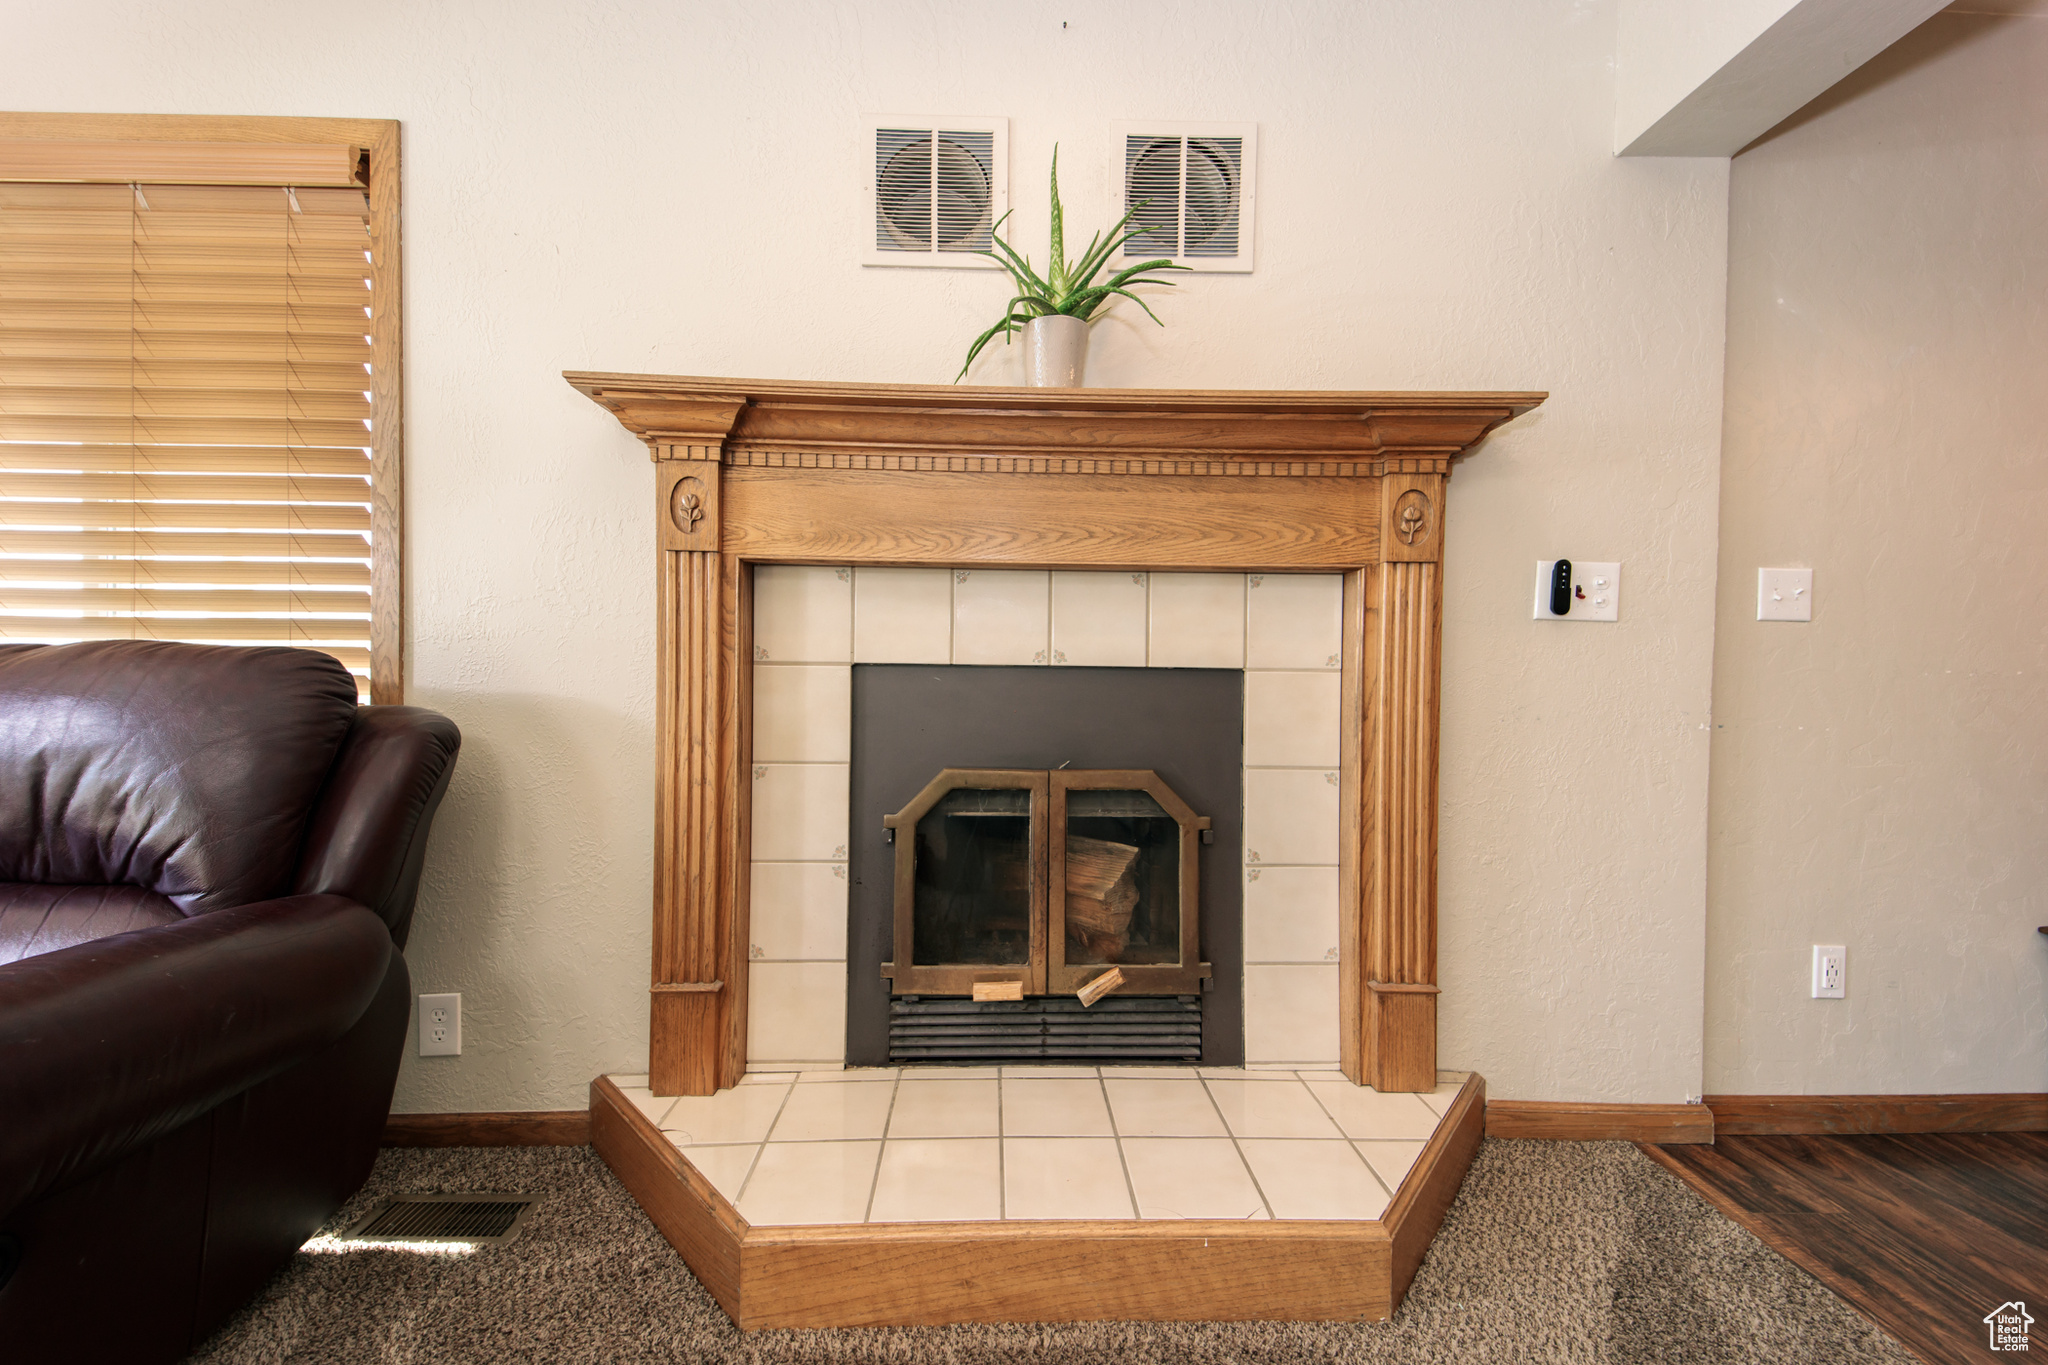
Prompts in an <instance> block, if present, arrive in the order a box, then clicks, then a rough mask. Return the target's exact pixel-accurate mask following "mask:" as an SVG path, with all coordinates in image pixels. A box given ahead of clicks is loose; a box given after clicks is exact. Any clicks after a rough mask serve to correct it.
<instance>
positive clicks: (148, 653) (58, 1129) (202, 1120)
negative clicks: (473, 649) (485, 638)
mask: <svg viewBox="0 0 2048 1365" xmlns="http://www.w3.org/2000/svg"><path fill="white" fill-rule="evenodd" d="M460 744H461V736H460V734H459V733H458V732H457V730H456V728H455V726H454V724H453V723H452V722H451V721H449V720H448V719H447V718H446V717H444V716H440V715H437V714H435V713H434V712H432V711H426V710H421V709H419V708H416V707H409V706H358V705H357V704H356V682H355V679H354V678H353V677H351V676H350V675H349V673H348V672H347V670H345V669H344V668H343V667H342V666H341V664H340V663H339V662H337V661H336V660H335V659H333V658H332V657H331V656H329V655H326V654H321V653H317V652H315V651H312V650H306V649H290V648H282V647H277V648H272V647H262V648H228V647H214V646H203V645H186V644H172V643H164V642H156V641H127V640H123V641H96V642H91V643H86V644H77V645H0V1359H4V1360H7V1361H16V1360H19V1361H24V1362H26V1361H67V1362H80V1361H120V1362H123V1363H124V1365H128V1363H130V1362H136V1363H140V1362H150V1361H172V1360H177V1359H179V1358H180V1357H182V1356H183V1355H185V1354H186V1353H187V1352H189V1351H190V1350H191V1349H192V1348H193V1347H195V1346H196V1345H198V1344H199V1343H200V1342H202V1341H204V1340H205V1339H206V1337H207V1336H208V1335H209V1334H210V1333H211V1332H212V1331H213V1330H214V1329H215V1328H216V1327H218V1326H219V1325H220V1324H221V1323H222V1322H223V1321H224V1320H225V1319H226V1318H227V1317H228V1316H229V1315H230V1314H231V1313H233V1312H234V1310H235V1309H237V1308H238V1307H240V1306H241V1305H242V1304H243V1303H244V1302H245V1301H247V1300H248V1299H249V1297H250V1296H251V1295H253V1294H254V1293H255V1292H256V1291H257V1290H258V1289H259V1288H261V1287H262V1285H263V1283H264V1281H265V1280H266V1278H268V1277H269V1276H270V1275H271V1274H272V1273H273V1272H274V1271H275V1270H276V1269H277V1268H278V1267H279V1266H280V1265H282V1264H283V1263H284V1262H285V1261H286V1260H287V1259H288V1258H289V1257H290V1256H291V1253H292V1252H293V1250H294V1249H295V1248H297V1247H298V1246H299V1244H300V1243H301V1242H303V1241H304V1240H305V1238H306V1237H307V1235H308V1234H309V1233H311V1232H312V1231H313V1230H314V1229H315V1228H316V1227H318V1226H319V1225H320V1223H321V1222H323V1221H324V1220H325V1219H326V1218H328V1217H329V1216H331V1215H332V1214H333V1212H334V1211H335V1210H336V1209H338V1208H339V1207H340V1206H341V1204H342V1203H343V1201H344V1200H346V1199H347V1198H348V1197H349V1196H350V1195H351V1194H353V1193H354V1192H355V1191H356V1190H357V1189H359V1188H360V1187H361V1185H362V1183H363V1180H364V1179H365V1178H366V1177H367V1176H368V1174H369V1170H370V1165H371V1162H372V1161H373V1160H374V1159H375V1157H376V1153H377V1146H378V1141H379V1138H380V1136H381V1134H382V1131H383V1127H384V1123H385V1119H386V1117H387V1115H388V1112H389V1110H390V1106H391V1093H392V1087H393V1085H394V1083H395V1081H396V1079H397V1074H398V1061H399V1053H400V1052H401V1050H402V1049H403V1046H404V1042H405V1034H406V1024H407V1021H408V1017H409V1014H410V1001H411V983H410V979H409V978H408V976H407V974H406V968H405V958H404V957H403V956H402V954H401V950H402V949H403V948H404V946H405V939H406V934H407V931H408V929H409V927H410V925H411V921H412V913H413V902H414V900H415V898H416V896H417V893H418V890H419V881H420V868H421V863H422V860H423V858H424V857H425V853H426V845H427V832H428V828H429V826H430V825H431V823H432V821H433V817H434V812H435V809H436V807H438V806H439V804H440V802H441V798H442V795H443V794H444V793H445V792H446V791H447V789H448V780H449V777H450V775H451V774H452V773H453V771H454V767H455V756H456V751H457V749H458V747H459V746H460Z"/></svg>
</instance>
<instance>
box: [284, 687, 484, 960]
mask: <svg viewBox="0 0 2048 1365" xmlns="http://www.w3.org/2000/svg"><path fill="white" fill-rule="evenodd" d="M461 748H462V732H461V731H460V730H458V729H456V728H455V722H454V721H452V720H450V719H448V717H446V716H444V715H441V714H440V713H439V712H435V711H428V710H426V709H424V708H422V707H418V706H364V707H359V708H357V710H356V717H355V721H354V723H353V724H352V725H351V726H350V727H349V732H348V737H347V738H346V739H345V740H343V741H342V746H341V753H340V755H339V756H338V757H337V758H336V759H335V761H334V771H333V772H332V773H330V774H328V777H327V786H326V788H325V789H324V790H323V791H322V792H321V794H320V804H319V806H318V807H317V808H316V809H315V810H314V812H313V822H312V825H311V826H310V828H309V829H308V831H307V837H306V852H305V856H304V857H302V858H301V859H300V860H299V875H298V880H297V881H296V882H295V883H294V884H293V886H292V893H293V894H294V895H300V896H305V895H314V894H319V893H328V894H332V895H337V896H347V897H348V898H349V899H350V900H353V901H359V902H361V903H362V904H364V905H367V906H369V907H370V909H372V910H373V911H375V912H376V913H377V917H378V918H379V919H381V920H383V921H384V923H385V924H387V925H389V926H390V928H391V938H392V941H393V942H395V943H397V944H398V946H399V947H401V948H403V947H404V946H405V939H406V935H407V934H408V933H409V932H410V931H411V929H412V907H413V902H414V901H415V900H416V899H417V898H418V896H419V889H420V867H421V864H422V863H423V862H424V861H425V860H426V856H427V831H428V829H429V827H430V826H432V824H433V822H434V811H435V810H436V809H437V808H438V807H439V806H440V804H441V798H442V796H444V795H445V794H446V793H447V791H448V779H449V778H450V777H452V776H453V775H454V773H455V755H456V752H457V751H458V750H460V749H461Z"/></svg>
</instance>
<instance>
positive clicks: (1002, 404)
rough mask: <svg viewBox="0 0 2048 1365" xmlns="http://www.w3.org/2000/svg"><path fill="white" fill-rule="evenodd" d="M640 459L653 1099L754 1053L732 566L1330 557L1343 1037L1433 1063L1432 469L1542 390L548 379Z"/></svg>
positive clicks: (747, 626) (1288, 565) (1437, 525)
mask: <svg viewBox="0 0 2048 1365" xmlns="http://www.w3.org/2000/svg"><path fill="white" fill-rule="evenodd" d="M565 378H567V379H568V381H569V382H570V383H571V384H572V385H574V386H575V387H576V388H577V389H578V390H580V391H581V392H583V393H584V394H586V395H588V396H589V397H590V398H591V399H592V400H593V401H594V402H596V403H598V404H599V405H601V406H603V407H604V408H606V409H607V410H609V411H610V412H611V413H612V414H613V415H614V416H616V417H617V418H618V420H619V422H620V423H621V424H622V425H623V426H625V428H626V429H627V430H628V431H631V432H632V433H633V434H634V435H635V436H638V437H639V438H641V439H642V440H643V441H645V442H646V443H647V446H648V450H649V453H650V454H651V455H652V456H653V458H654V461H655V490H654V491H655V503H654V514H655V526H656V542H657V550H656V560H657V575H658V583H659V593H658V620H657V631H658V636H659V648H658V657H659V678H658V681H657V687H658V694H657V717H658V719H657V736H656V744H657V767H656V783H655V785H656V803H657V815H656V827H655V828H656V836H655V838H656V846H655V886H654V979H653V985H652V995H653V1001H652V1028H651V1037H650V1048H649V1058H648V1068H649V1072H650V1077H651V1079H650V1084H651V1085H652V1087H653V1089H654V1091H655V1093H656V1094H663V1095H668V1094H689V1095H701V1094H709V1093H711V1092H712V1091H714V1090H718V1089H722V1088H724V1087H726V1086H729V1085H732V1084H734V1083H735V1082H737V1081H738V1080H739V1078H740V1077H741V1075H743V1074H744V1073H745V1070H746V1033H747V1001H746V992H747V947H746V945H747V943H748V941H749V937H748V924H747V880H748V879H747V860H748V849H749V845H750V834H749V826H748V815H749V813H748V810H747V802H748V797H749V791H750V788H751V786H752V784H751V783H749V782H747V781H744V780H743V774H744V773H745V771H746V768H747V765H748V764H749V762H750V761H751V756H752V751H753V740H752V713H753V707H752V701H753V696H752V694H753V685H752V668H751V667H750V664H751V661H752V659H753V640H752V630H753V577H752V575H753V569H754V566H755V565H757V564H775V563H779V564H833V565H843V564H852V565H862V566H928V567H942V566H943V567H950V566H956V565H978V566H985V567H1001V568H1028V569H1113V568H1114V569H1133V570H1159V571H1173V570H1189V571H1200V570H1209V571H1228V572H1249V573H1284V572H1316V573H1341V574H1343V575H1344V650H1343V657H1342V661H1341V662H1342V667H1343V697H1344V733H1343V751H1342V761H1341V765H1340V768H1341V770H1340V772H1339V785H1340V788H1341V797H1342V800H1341V807H1340V809H1341V813H1342V814H1341V818H1342V821H1343V826H1344V831H1345V836H1344V839H1343V842H1342V845H1341V849H1342V851H1341V857H1342V864H1341V868H1340V873H1339V877H1340V913H1341V935H1342V937H1341V941H1340V945H1339V953H1340V957H1341V964H1340V981H1341V986H1340V992H1339V1023H1338V1028H1339V1050H1340V1054H1341V1056H1342V1059H1343V1067H1344V1072H1345V1074H1346V1075H1348V1076H1350V1077H1351V1079H1352V1080H1354V1081H1357V1082H1360V1083H1362V1084H1371V1085H1374V1086H1377V1087H1378V1088H1380V1089H1382V1090H1428V1089H1430V1088H1432V1087H1433V1086H1434V1085H1435V1084H1436V989H1437V988H1436V775H1437V719H1438V704H1437V683H1438V674H1439V661H1438V656H1439V642H1440V638H1441V621H1440V616H1441V611H1442V602H1443V585H1442V577H1441V574H1440V572H1439V569H1440V565H1441V562H1442V554H1443V534H1444V528H1443V516H1444V488H1445V482H1446V480H1447V479H1448V477H1449V475H1450V472H1451V465H1452V462H1453V461H1454V460H1455V459H1456V458H1457V457H1458V456H1460V455H1463V454H1465V453H1466V452H1468V451H1470V450H1471V448H1472V447H1473V446H1474V445H1475V444H1476V443H1478V441H1479V440H1480V439H1481V438H1483V437H1484V436H1485V435H1486V433H1488V432H1489V431H1492V430H1493V429H1494V428H1495V427H1497V426H1499V425H1500V424H1501V423H1503V422H1507V421H1509V420H1511V419H1513V418H1515V417H1518V416H1520V415H1521V414H1523V413H1525V412H1527V411H1529V410H1530V409H1532V408H1534V407H1535V406H1536V405H1537V404H1539V403H1541V402H1542V401H1543V400H1544V398H1545V397H1546V396H1547V395H1545V394H1541V393H1293V392H1268V393H1258V392H1227V391H1186V390H1147V389H993V388H956V387H944V386H932V385H875V384H822V383H818V384H813V383H791V382H779V381H764V380H750V379H699V378H685V377H677V376H666V375H628V374H585V373H571V374H568V375H566V376H565Z"/></svg>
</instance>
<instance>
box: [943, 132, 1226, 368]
mask: <svg viewBox="0 0 2048 1365" xmlns="http://www.w3.org/2000/svg"><path fill="white" fill-rule="evenodd" d="M1146 202H1149V201H1146ZM1144 207H1145V203H1143V202H1141V203H1138V204H1134V205H1132V207H1131V211H1130V212H1129V213H1126V214H1125V215H1124V216H1123V217H1122V218H1120V219H1118V220H1117V224H1116V226H1115V227H1113V228H1111V229H1110V230H1109V232H1108V234H1107V236H1105V235H1104V234H1103V233H1100V232H1098V233H1096V234H1095V235H1094V236H1093V237H1091V238H1090V239H1089V240H1088V249H1087V250H1086V251H1084V252H1082V253H1081V259H1080V260H1079V261H1069V260H1068V259H1067V242H1066V222H1065V214H1064V213H1063V212H1062V210H1061V208H1060V149H1059V148H1058V147H1054V148H1053V149H1052V240H1051V242H1050V243H1049V244H1048V245H1049V247H1050V250H1049V251H1047V253H1046V255H1047V261H1046V272H1045V274H1044V275H1043V276H1040V275H1039V273H1038V272H1037V271H1036V270H1034V269H1033V268H1032V266H1031V258H1030V257H1029V256H1024V255H1020V254H1019V253H1018V252H1017V250H1016V249H1015V248H1014V247H1012V246H1011V245H1010V244H1009V243H1008V242H1006V241H1004V240H1003V239H1002V238H1001V237H999V236H997V235H996V234H995V231H994V229H993V228H992V229H991V230H990V232H989V239H990V240H991V241H992V242H994V243H995V250H993V251H984V252H981V253H980V254H981V255H983V256H986V257H988V258H989V259H990V260H992V261H994V262H995V263H996V264H997V265H1000V266H1001V267H1002V268H1003V269H1004V270H1007V271H1008V272H1009V273H1010V278H1011V279H1012V280H1013V281H1015V283H1016V286H1017V294H1016V296H1015V297H1014V298H1012V299H1011V300H1010V302H1009V304H1008V305H1007V307H1005V309H1004V311H1003V319H1002V321H1000V322H998V323H997V324H996V325H995V326H993V327H991V328H989V329H988V330H987V331H986V332H983V333H982V334H981V335H980V336H978V337H976V338H975V339H974V344H973V345H972V346H969V347H968V348H967V361H966V363H965V364H963V365H961V367H960V373H959V374H957V375H955V376H953V382H954V383H955V384H957V383H959V382H960V381H961V380H962V379H965V378H966V377H967V370H968V367H969V366H971V365H973V364H974V358H975V357H976V356H978V355H980V354H981V348H982V347H984V346H986V345H988V344H989V342H991V341H993V340H995V338H996V336H997V335H998V334H1001V335H1002V336H1003V338H1004V340H1005V341H1006V342H1007V341H1008V339H1009V334H1010V333H1011V332H1017V331H1022V330H1023V327H1024V324H1025V323H1027V322H1029V321H1031V320H1032V319H1033V318H1043V317H1052V316H1055V315H1062V316H1065V317H1070V318H1080V319H1081V320H1082V321H1083V322H1086V321H1087V320H1088V319H1089V318H1091V317H1093V316H1094V314H1095V310H1096V309H1098V308H1100V307H1102V306H1103V305H1104V304H1106V303H1108V302H1109V301H1110V300H1111V299H1112V298H1115V297H1117V296H1119V295H1121V296H1122V297H1124V298H1127V299H1129V300H1130V301H1131V302H1132V303H1135V304H1137V305H1138V307H1140V308H1143V309H1145V316H1146V317H1148V318H1151V319H1152V321H1154V322H1157V323H1159V325H1160V326H1161V327H1164V326H1165V325H1166V324H1165V323H1163V322H1159V315H1158V314H1157V313H1155V312H1153V311H1152V310H1151V308H1149V307H1147V306H1146V303H1145V301H1144V300H1143V299H1141V298H1139V297H1138V296H1137V295H1136V294H1133V293H1132V292H1131V291H1130V286H1132V285H1134V284H1172V283H1173V281H1172V280H1162V279H1155V278H1150V277H1149V276H1148V274H1147V272H1149V271H1153V270H1186V269H1188V267H1187V266H1184V265H1175V264H1174V263H1173V262H1172V261H1170V260H1168V259H1166V258H1165V257H1161V258H1160V259H1159V260H1156V261H1141V262H1140V263H1139V264H1137V265H1134V266H1131V267H1129V268H1127V269H1124V270H1120V271H1118V272H1116V273H1115V274H1113V275H1111V276H1110V277H1109V278H1108V279H1106V280H1104V281H1103V282H1102V283H1100V284H1097V283H1096V282H1095V277H1096V276H1098V275H1100V274H1101V273H1102V269H1103V267H1104V266H1106V265H1108V264H1109V259H1110V257H1112V256H1114V255H1115V254H1116V253H1117V252H1119V251H1121V250H1123V248H1124V247H1125V246H1126V245H1127V244H1129V243H1130V242H1132V241H1133V240H1135V239H1137V238H1139V237H1142V236H1144V235H1145V233H1146V232H1147V231H1148V230H1149V229H1146V228H1138V229H1135V230H1133V231H1130V232H1126V231H1125V230H1124V229H1125V228H1127V227H1129V225H1130V221H1131V219H1133V218H1135V217H1137V216H1138V211H1139V210H1140V209H1142V208H1144ZM1009 216H1010V215H1009V214H1007V213H1006V214H1004V215H1003V217H1002V218H998V219H997V220H996V222H995V227H997V228H999V227H1001V226H1002V225H1003V219H1004V218H1008V217H1009Z"/></svg>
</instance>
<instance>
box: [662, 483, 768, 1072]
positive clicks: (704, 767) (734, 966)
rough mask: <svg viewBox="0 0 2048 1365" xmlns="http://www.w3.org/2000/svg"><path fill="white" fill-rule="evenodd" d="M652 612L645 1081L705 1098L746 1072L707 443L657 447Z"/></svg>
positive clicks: (741, 865)
mask: <svg viewBox="0 0 2048 1365" xmlns="http://www.w3.org/2000/svg"><path fill="white" fill-rule="evenodd" d="M654 449H655V455H656V463H655V493H656V499H657V506H656V524H657V525H658V526H659V527H660V544H659V547H658V549H657V550H656V558H657V572H658V580H657V581H658V594H657V595H658V598H659V602H658V606H659V623H660V625H659V636H658V649H659V658H660V662H659V666H658V676H657V680H656V688H657V691H656V696H657V698H658V714H657V717H656V722H655V724H656V738H655V752H656V754H657V756H658V757H657V761H658V762H659V763H660V764H661V765H662V771H661V772H660V773H659V774H658V778H657V781H656V784H655V789H656V792H657V796H656V808H655V823H654V828H655V840H654V974H653V987H652V1003H651V1006H650V1008H651V1019H650V1023H649V1047H648V1072H649V1080H648V1084H649V1085H650V1086H651V1087H652V1088H653V1090H654V1093H655V1094H657V1095H709V1094H712V1093H714V1092H715V1091H717V1090H719V1089H721V1088H723V1087H725V1086H729V1085H732V1084H734V1083H735V1082H736V1081H738V1080H739V1078H740V1076H741V1075H742V1074H744V1072H745V1070H746V1021H747V1000H746V991H747V966H746V953H745V950H744V948H743V947H742V946H741V945H742V944H743V942H744V939H745V936H746V902H745V896H746V890H747V887H746V877H745V872H746V865H745V858H744V856H743V851H744V850H745V848H746V810H745V801H746V796H747V793H748V791H749V790H750V788H751V784H750V783H747V782H743V781H741V780H740V769H741V765H742V764H743V762H744V761H745V755H746V754H747V753H748V752H749V751H750V749H751V745H750V743H749V742H748V739H747V735H746V724H745V720H746V717H745V711H746V707H745V706H744V692H745V689H744V687H743V679H742V677H741V672H740V670H741V668H742V666H743V661H744V660H745V659H746V657H747V653H748V648H749V646H748V638H747V637H748V636H749V634H750V633H751V622H752V618H753V613H752V611H751V610H749V609H748V607H747V603H746V600H745V599H746V596H747V582H746V578H745V574H744V570H743V567H742V566H741V564H740V563H739V561H738V560H737V558H735V557H733V556H730V555H725V554H721V553H720V552H719V510H720V508H719V504H720V498H719V494H720V488H721V482H720V476H721V473H722V466H721V465H720V463H719V458H718V457H719V450H718V447H716V446H708V447H707V446H691V445H657V446H655V448H654Z"/></svg>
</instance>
